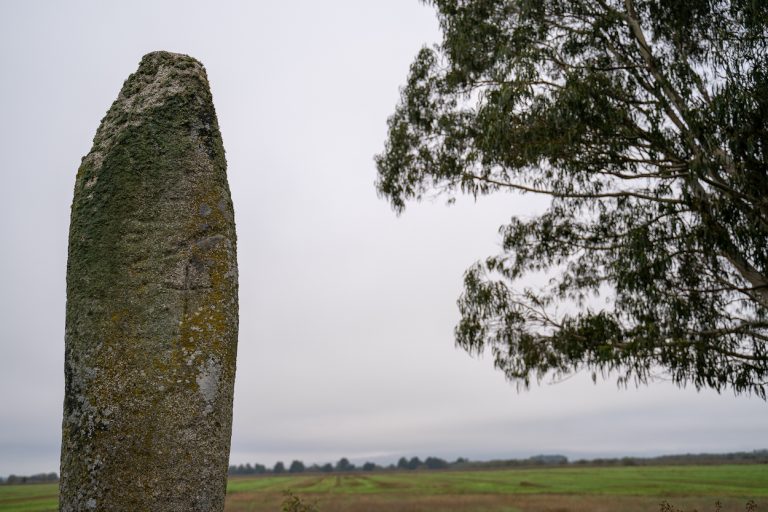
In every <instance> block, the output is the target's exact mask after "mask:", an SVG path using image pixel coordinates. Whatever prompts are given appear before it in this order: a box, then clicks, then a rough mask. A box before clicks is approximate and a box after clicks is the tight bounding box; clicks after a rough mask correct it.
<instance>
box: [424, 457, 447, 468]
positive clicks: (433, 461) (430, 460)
mask: <svg viewBox="0 0 768 512" xmlns="http://www.w3.org/2000/svg"><path fill="white" fill-rule="evenodd" d="M424 465H425V466H427V469H445V468H447V467H448V462H447V461H445V460H444V459H441V458H439V457H427V458H426V459H425V460H424Z"/></svg>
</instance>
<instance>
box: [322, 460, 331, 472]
mask: <svg viewBox="0 0 768 512" xmlns="http://www.w3.org/2000/svg"><path fill="white" fill-rule="evenodd" d="M320 471H322V472H323V473H330V472H332V471H333V465H332V464H331V463H330V462H326V463H325V464H323V466H322V467H321V468H320Z"/></svg>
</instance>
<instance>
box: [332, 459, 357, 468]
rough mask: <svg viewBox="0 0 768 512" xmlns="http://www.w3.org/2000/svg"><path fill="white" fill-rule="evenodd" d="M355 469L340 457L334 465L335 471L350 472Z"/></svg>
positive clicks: (347, 460)
mask: <svg viewBox="0 0 768 512" xmlns="http://www.w3.org/2000/svg"><path fill="white" fill-rule="evenodd" d="M354 469H355V465H354V464H351V463H350V462H349V459H347V458H346V457H342V458H341V459H339V462H337V463H336V471H352V470H354Z"/></svg>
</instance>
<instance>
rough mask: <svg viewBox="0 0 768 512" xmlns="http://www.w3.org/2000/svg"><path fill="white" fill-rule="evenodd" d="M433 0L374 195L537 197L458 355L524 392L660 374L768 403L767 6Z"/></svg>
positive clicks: (397, 198)
mask: <svg viewBox="0 0 768 512" xmlns="http://www.w3.org/2000/svg"><path fill="white" fill-rule="evenodd" d="M430 3H433V4H434V5H435V6H436V7H437V9H438V17H439V21H440V25H441V27H442V31H443V41H442V43H441V44H440V45H438V46H435V47H433V48H424V49H422V50H421V52H420V53H419V54H418V56H417V57H416V59H415V61H414V62H413V64H412V66H411V70H410V75H409V77H408V81H407V83H406V85H405V86H404V88H403V89H402V94H401V101H400V103H399V105H398V106H397V108H396V110H395V113H394V114H393V115H392V116H391V117H390V119H389V134H388V139H387V142H386V146H385V149H384V151H383V152H382V153H381V154H380V155H378V156H377V157H376V164H377V168H378V178H377V183H376V186H377V189H378V191H379V193H380V194H381V195H382V196H384V197H386V198H387V199H388V200H389V201H390V202H391V204H392V205H393V207H394V209H395V210H396V211H397V212H398V213H400V212H402V211H403V209H404V208H405V205H406V201H408V200H410V199H415V200H419V199H421V198H422V197H423V196H424V195H427V194H429V195H434V194H435V193H442V194H446V195H447V197H448V198H449V201H450V200H452V199H453V198H454V197H455V194H457V193H467V194H470V195H473V196H475V197H476V196H479V195H485V194H491V193H494V192H503V191H513V192H517V193H521V194H537V195H543V196H545V197H548V198H549V206H548V208H547V209H546V211H545V212H544V213H542V214H540V215H538V216H535V217H533V218H530V219H522V218H514V217H513V218H512V219H511V221H510V223H509V224H507V225H505V226H502V227H501V229H500V232H501V237H502V252H501V253H500V254H498V255H495V256H492V257H489V258H487V259H486V260H484V261H482V262H478V263H477V264H475V265H474V266H473V267H471V268H470V269H469V270H468V271H467V272H466V274H465V276H464V291H463V293H462V295H461V297H460V298H459V301H458V304H459V310H460V313H461V320H460V322H459V324H458V325H457V327H456V330H455V335H456V342H457V344H458V345H459V346H460V347H463V348H464V349H465V350H467V351H468V352H470V353H471V354H475V353H481V352H484V351H486V350H489V351H490V352H491V353H492V355H493V357H494V362H495V366H496V367H497V368H499V369H500V370H502V371H503V372H504V373H505V374H506V376H507V377H508V378H509V379H511V380H514V381H516V382H517V383H518V384H519V385H521V386H522V387H526V388H527V387H528V386H529V385H530V382H531V381H532V380H533V379H541V378H543V377H545V376H548V375H551V376H555V377H561V376H565V375H569V374H572V373H575V372H578V371H581V370H589V371H591V373H592V377H593V379H596V378H597V375H598V374H601V375H603V376H606V375H608V374H610V373H616V374H617V375H618V379H619V383H620V384H625V385H626V384H627V383H628V382H631V381H634V382H635V383H637V384H642V383H646V382H648V380H649V379H651V378H653V376H654V375H655V374H657V373H659V372H661V373H665V374H667V375H668V376H669V377H670V378H671V379H672V380H673V381H674V382H675V383H677V384H678V385H680V386H684V385H686V384H689V383H690V384H693V385H694V386H695V387H696V388H702V387H710V388H714V389H716V390H718V391H719V390H721V389H723V388H726V387H731V388H732V389H733V390H734V391H735V392H737V393H755V394H757V395H758V396H760V397H762V398H763V399H765V398H766V393H765V392H766V374H767V372H768V356H767V355H766V348H767V347H766V340H768V315H767V313H768V243H766V242H767V241H768V201H767V200H766V197H768V130H767V129H766V124H765V121H764V120H765V119H766V117H767V116H768V37H767V36H766V30H767V28H766V27H768V3H766V2H757V1H751V0H690V1H686V2H676V1H674V0H542V1H536V2H533V1H528V0H484V1H458V0H433V1H431V2H430ZM536 272H546V273H547V275H548V276H549V277H550V278H551V280H550V281H549V284H547V285H544V286H533V285H530V284H527V285H524V284H522V283H521V278H523V277H527V276H529V275H531V274H533V273H536Z"/></svg>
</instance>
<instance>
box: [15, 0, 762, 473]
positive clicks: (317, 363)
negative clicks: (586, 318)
mask: <svg viewBox="0 0 768 512" xmlns="http://www.w3.org/2000/svg"><path fill="white" fill-rule="evenodd" d="M439 36H440V33H439V30H438V26H437V23H436V19H435V16H434V12H433V10H432V8H430V7H428V6H424V5H423V4H421V3H420V2H418V1H417V0H375V1H374V0H365V1H361V0H348V1H341V0H328V1H324V2H317V1H312V0H295V1H292V2H245V1H243V2H234V1H222V2H192V1H187V0H185V1H183V2H182V1H173V2H172V1H164V2H157V1H136V0H134V1H131V2H103V1H96V0H94V1H87V2H86V1H67V2H59V1H49V2H43V1H28V0H3V1H0V73H2V79H1V80H0V113H2V122H0V180H2V182H1V183H2V191H3V194H2V201H0V241H2V245H1V247H2V249H1V250H0V328H1V329H2V330H1V331H0V475H8V474H10V473H17V474H25V473H27V474H28V473H34V472H42V471H46V472H47V471H58V464H59V463H58V458H59V441H60V425H61V414H62V401H63V387H64V375H63V365H64V363H63V360H64V303H65V269H66V255H67V230H68V224H69V206H70V202H71V199H72V192H73V186H74V179H75V172H76V170H77V167H78V165H79V163H80V158H81V157H82V156H83V155H85V154H86V153H87V152H88V151H89V149H90V146H91V142H92V139H93V135H94V134H95V131H96V128H97V127H98V125H99V121H100V120H101V118H102V117H103V116H104V114H105V113H106V111H107V109H108V108H109V106H110V104H111V103H112V101H113V100H114V99H115V97H116V96H117V93H118V91H119V90H120V87H121V85H122V83H123V81H124V80H125V79H126V78H127V77H128V75H129V74H130V73H132V72H133V71H135V70H136V67H137V66H138V63H139V60H140V59H141V57H142V55H144V54H145V53H147V52H150V51H153V50H169V51H173V52H179V53H186V54H189V55H191V56H193V57H195V58H197V59H199V60H200V61H202V62H203V64H204V65H205V66H206V69H207V71H208V77H209V79H210V83H211V87H212V91H213V97H214V102H215V105H216V110H217V113H218V116H219V124H220V126H221V131H222V134H223V137H224V146H225V148H226V151H227V160H228V174H229V183H230V187H231V189H232V196H233V200H234V204H235V213H236V222H237V231H238V258H239V265H240V344H239V351H238V370H237V372H238V373H237V381H236V388H235V410H234V428H233V436H232V452H231V458H230V459H231V462H232V463H236V464H237V463H245V462H251V463H253V462H260V463H264V464H268V465H271V464H274V463H275V461H277V460H283V461H285V462H290V461H291V460H292V459H301V460H303V461H304V462H305V463H308V464H310V463H313V462H326V461H335V460H338V459H339V458H340V457H343V456H344V457H349V458H350V459H352V460H353V461H364V460H365V459H375V460H377V461H380V462H389V461H394V460H396V459H397V458H398V457H400V456H401V455H405V456H414V455H416V456H420V457H422V458H423V457H425V456H428V455H434V456H440V457H445V458H455V457H457V456H465V457H469V458H475V459H488V458H500V457H526V456H530V455H534V454H538V453H564V454H566V455H569V456H571V457H583V456H586V457H595V456H602V455H614V456H622V455H653V454H661V453H680V452H702V451H707V452H723V451H736V450H753V449H758V448H768V439H767V438H766V432H768V406H767V405H766V403H765V402H763V401H761V400H759V399H756V398H749V397H743V396H742V397H735V396H734V395H733V394H731V393H730V392H726V393H724V394H722V395H718V394H716V393H713V392H696V391H695V390H693V389H685V390H681V389H678V388H675V387H674V386H671V385H670V384H668V383H665V382H657V383H654V384H652V385H650V386H648V387H644V388H640V389H635V388H630V389H627V390H624V389H618V388H617V387H616V385H615V383H614V382H615V381H614V379H609V380H608V381H605V382H600V381H599V382H598V384H597V385H594V384H592V382H591V380H590V379H589V378H588V377H587V376H576V377H574V378H572V379H569V380H567V381H565V382H562V383H558V384H548V383H544V384H542V385H540V386H534V387H533V388H532V389H531V390H530V391H527V392H518V391H516V389H515V387H514V385H510V384H509V383H508V382H506V381H505V380H504V378H503V376H502V375H500V374H499V373H498V372H496V371H494V370H493V368H492V364H491V361H490V360H489V359H482V358H481V359H473V358H471V357H469V356H468V355H467V354H466V353H464V352H463V351H461V350H459V349H456V348H455V347H454V341H453V336H452V329H453V326H454V324H455V323H456V321H457V318H458V312H457V308H456V299H457V298H458V296H459V293H460V291H461V279H462V273H463V272H464V270H465V269H466V268H467V267H469V266H470V265H471V264H472V263H473V262H474V261H476V260H478V259H481V258H483V257H485V256H487V255H490V254H493V253H495V252H496V251H497V250H498V245H499V237H498V235H497V228H498V226H499V225H501V224H502V223H504V222H505V221H506V220H508V219H509V217H510V216H512V215H532V214H534V213H535V212H536V211H539V210H540V209H541V207H542V203H541V202H540V201H539V202H535V201H534V200H532V199H531V198H529V197H525V196H523V197H521V196H512V195H500V196H495V197H490V198H485V199H483V200H481V201H479V202H477V203H475V202H474V201H472V200H470V199H464V200H459V201H458V203H457V204H456V205H454V206H450V207H449V206H446V205H445V201H444V200H443V199H440V198H438V199H436V200H434V201H432V202H424V203H420V204H411V205H409V206H408V208H407V210H406V212H405V213H404V214H403V215H402V216H400V217H397V216H395V215H394V213H393V212H392V211H391V209H390V207H389V205H388V204H387V203H386V201H384V200H382V199H380V198H378V197H377V196H376V192H375V189H374V185H373V183H374V180H375V167H374V163H373V156H374V155H375V154H376V153H378V152H380V151H381V149H382V147H383V142H384V139H385V135H386V119H387V116H388V115H390V114H391V113H392V111H393V109H394V106H395V104H396V102H397V99H398V94H399V92H398V88H399V86H400V85H401V84H402V83H403V82H404V80H405V78H406V75H407V71H408V67H409V65H410V62H411V60H412V59H413V57H414V56H415V54H416V52H417V51H418V50H419V48H420V47H421V46H422V45H424V44H430V43H433V42H436V41H437V40H438V39H439Z"/></svg>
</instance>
